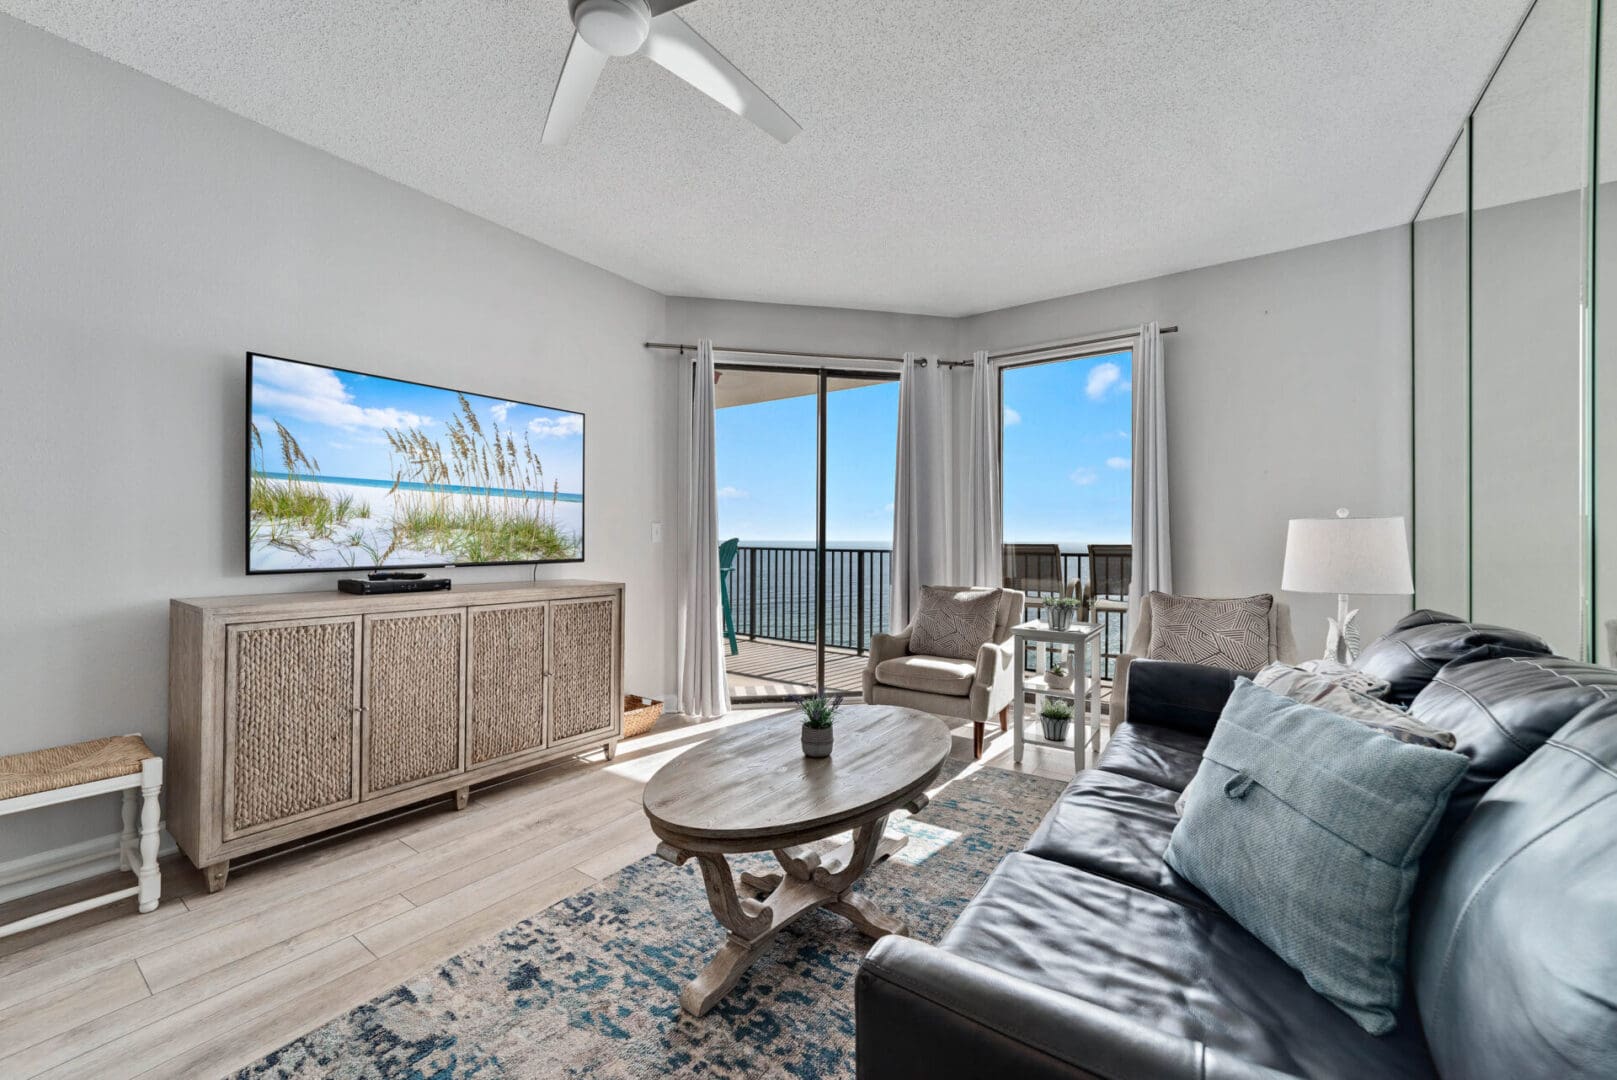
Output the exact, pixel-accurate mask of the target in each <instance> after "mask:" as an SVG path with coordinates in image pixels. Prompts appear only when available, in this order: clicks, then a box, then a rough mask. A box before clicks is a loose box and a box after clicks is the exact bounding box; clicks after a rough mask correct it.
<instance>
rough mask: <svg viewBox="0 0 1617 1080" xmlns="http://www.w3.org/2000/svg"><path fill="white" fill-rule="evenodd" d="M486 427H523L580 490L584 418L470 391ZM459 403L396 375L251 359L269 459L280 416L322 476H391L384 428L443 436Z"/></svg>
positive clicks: (567, 483)
mask: <svg viewBox="0 0 1617 1080" xmlns="http://www.w3.org/2000/svg"><path fill="white" fill-rule="evenodd" d="M466 398H467V400H468V401H470V402H471V405H472V409H473V411H474V412H476V413H477V418H478V420H479V422H480V423H481V424H482V425H483V428H484V431H485V432H486V433H488V434H490V435H492V433H493V425H494V424H495V423H498V424H499V426H500V430H501V431H510V432H512V433H513V434H514V435H515V436H516V440H517V444H518V446H520V445H521V443H522V436H523V435H524V434H526V435H527V437H528V440H529V443H530V445H532V447H533V450H534V453H536V454H538V455H539V460H540V462H541V464H542V465H543V467H544V474H545V480H546V482H547V483H549V482H551V481H557V480H559V481H560V482H561V490H562V491H563V492H566V493H568V494H578V493H582V491H583V490H584V489H583V469H584V424H583V421H584V418H583V417H582V416H581V415H580V414H578V413H569V412H563V411H560V410H557V409H544V408H539V407H538V406H534V405H524V404H519V403H516V402H511V401H506V400H504V399H501V398H490V397H482V396H480V395H476V394H467V395H466ZM459 411H460V404H459V402H458V401H457V400H456V397H455V394H454V392H453V391H451V390H438V389H434V388H432V387H427V386H420V385H417V384H416V383H409V382H401V381H399V380H397V379H386V378H378V377H374V376H370V375H358V374H354V373H352V372H347V371H334V370H332V369H330V368H322V367H315V366H314V365H312V364H299V363H296V362H293V361H287V360H272V359H269V358H267V357H258V358H257V359H256V360H255V361H254V363H253V421H254V423H256V424H257V425H258V428H259V432H260V434H261V435H262V436H263V439H264V450H265V457H266V463H267V467H268V468H269V469H271V470H273V471H278V470H279V468H280V465H279V457H280V447H279V444H278V442H277V441H276V436H275V425H274V423H273V422H272V421H275V420H279V421H280V422H281V423H282V424H283V425H285V427H286V428H287V430H288V431H290V432H292V434H293V435H294V436H295V437H296V438H297V440H298V443H299V444H300V445H301V446H302V447H303V452H304V453H305V454H306V455H308V456H309V457H310V458H312V459H314V460H316V461H318V462H319V463H320V472H321V474H322V475H325V476H351V477H359V478H362V479H370V480H390V479H392V477H393V465H392V463H391V460H390V458H389V447H388V445H387V442H386V440H385V439H384V438H383V435H382V433H383V430H384V429H387V428H400V427H419V428H420V429H421V430H422V431H424V432H425V433H426V434H427V436H428V437H429V438H438V439H441V438H442V437H443V435H444V433H445V421H447V420H448V419H449V418H450V417H452V416H454V415H457V414H458V413H459Z"/></svg>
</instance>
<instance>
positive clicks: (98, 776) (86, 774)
mask: <svg viewBox="0 0 1617 1080" xmlns="http://www.w3.org/2000/svg"><path fill="white" fill-rule="evenodd" d="M156 756H157V755H156V754H154V753H152V750H151V747H149V746H147V745H146V740H145V739H142V738H141V737H140V736H139V735H114V736H112V737H111V738H108V739H91V740H90V741H89V742H81V743H73V744H72V745H71V746H53V747H50V748H49V749H46V750H30V751H28V752H27V753H25V754H9V755H7V756H5V757H0V799H14V798H17V797H18V796H21V795H36V794H38V793H39V792H41V791H55V790H57V789H58V788H65V787H73V786H74V785H76V784H89V783H94V782H95V781H97V780H110V779H112V778H113V777H115V776H133V775H135V774H136V773H138V772H140V763H141V762H143V761H145V760H146V759H147V758H152V757H156Z"/></svg>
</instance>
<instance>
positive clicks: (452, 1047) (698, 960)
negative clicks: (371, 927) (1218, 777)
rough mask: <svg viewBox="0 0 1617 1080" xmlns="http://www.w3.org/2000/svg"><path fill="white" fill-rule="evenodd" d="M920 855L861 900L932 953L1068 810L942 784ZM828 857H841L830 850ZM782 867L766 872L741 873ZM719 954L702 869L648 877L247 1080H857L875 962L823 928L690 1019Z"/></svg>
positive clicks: (1050, 791) (1008, 791) (905, 827)
mask: <svg viewBox="0 0 1617 1080" xmlns="http://www.w3.org/2000/svg"><path fill="white" fill-rule="evenodd" d="M944 768H945V773H944V776H945V777H948V778H949V779H948V782H947V783H946V784H945V785H944V786H943V788H942V789H941V790H939V791H936V792H935V794H934V797H933V799H932V803H931V805H930V806H928V807H927V808H926V809H925V810H924V811H922V812H921V814H919V815H918V816H916V817H914V818H906V817H905V816H904V815H895V818H894V820H893V821H892V822H891V823H890V825H889V829H890V830H893V831H899V832H903V833H905V834H907V835H908V836H909V837H910V842H909V843H908V844H907V845H906V846H905V847H904V849H903V850H902V851H900V852H898V853H897V854H896V855H894V856H893V857H892V858H891V859H889V860H888V861H887V862H885V863H882V864H879V865H877V866H875V867H872V868H871V869H870V871H869V872H868V873H867V874H866V875H865V877H864V878H863V879H862V880H861V881H860V883H859V885H858V889H859V891H860V892H863V893H864V894H866V895H867V896H868V897H869V898H870V899H871V900H873V901H874V902H875V903H876V904H877V905H878V906H879V907H881V908H882V909H883V910H885V911H889V912H892V913H894V914H898V915H901V916H902V917H903V918H904V919H906V920H908V922H909V925H910V933H911V934H912V935H913V936H915V937H917V938H919V939H921V940H923V941H936V940H938V939H939V938H940V937H942V935H943V933H944V931H946V930H947V929H948V928H949V926H950V925H951V924H952V923H953V922H954V920H955V918H956V916H957V915H958V914H959V913H960V910H961V909H962V908H963V907H964V906H965V905H966V903H967V901H969V900H970V899H971V898H972V897H973V896H975V895H976V893H977V890H978V888H979V887H981V885H982V883H983V881H984V879H985V878H986V877H987V876H988V874H989V872H990V871H991V870H993V868H994V867H995V866H996V865H997V864H998V863H999V861H1000V859H1002V858H1003V857H1004V856H1005V855H1006V854H1007V853H1008V852H1011V851H1014V850H1016V849H1017V848H1019V847H1021V846H1022V844H1024V843H1025V842H1026V841H1027V838H1028V836H1029V835H1031V833H1032V831H1033V829H1034V828H1035V827H1036V826H1037V825H1038V823H1039V820H1040V819H1041V818H1042V817H1043V815H1044V812H1045V811H1046V810H1047V809H1048V808H1049V806H1050V804H1051V803H1052V802H1054V801H1055V798H1056V796H1057V795H1058V794H1060V792H1061V788H1062V785H1061V784H1060V783H1059V782H1058V781H1054V780H1047V779H1044V778H1042V777H1037V776H1031V775H1025V774H1016V773H1010V772H1006V771H1004V770H1002V769H993V768H976V769H970V770H966V771H965V772H964V773H963V774H962V769H961V767H960V765H959V764H958V763H957V762H953V761H951V762H949V763H947V764H946V765H945V766H944ZM825 846H830V845H829V844H826V845H825ZM731 865H732V866H733V867H734V868H735V870H736V871H737V872H738V873H739V872H740V871H742V870H748V869H751V870H760V871H761V870H766V869H770V868H773V867H774V865H775V864H774V860H773V858H772V857H770V856H769V855H767V854H765V855H759V856H740V857H736V858H732V859H731ZM723 939H724V931H723V930H722V929H720V927H719V925H718V923H717V922H715V921H714V919H713V915H712V913H711V912H710V911H709V910H708V905H707V901H706V899H705V896H704V893H703V890H702V881H701V875H700V873H699V872H698V871H697V869H696V864H695V862H694V861H693V862H691V863H687V864H686V865H685V866H683V867H674V866H672V865H670V864H668V863H666V862H664V861H663V860H661V859H658V858H656V857H650V858H646V859H642V860H640V861H639V862H637V863H634V864H633V865H631V866H628V867H626V868H624V869H623V870H622V871H620V872H619V873H617V874H615V875H613V876H612V877H610V878H607V879H606V880H605V881H603V882H601V883H600V884H599V885H596V886H594V887H593V888H590V889H586V890H584V891H583V892H580V893H577V894H576V895H574V896H572V897H570V898H569V899H566V900H563V901H561V902H560V903H558V904H556V905H554V906H553V907H550V908H548V909H546V910H545V911H543V912H541V913H539V914H538V915H537V916H535V917H534V918H532V919H529V920H527V921H526V922H523V923H519V924H518V925H516V926H514V927H512V928H511V929H509V930H507V931H505V932H504V933H502V934H500V935H499V936H498V937H496V938H494V939H492V940H490V941H487V942H485V943H483V944H481V945H478V946H475V947H474V948H471V949H469V950H467V951H466V952H463V953H461V954H460V955H458V956H456V957H454V958H452V959H451V960H449V961H448V962H447V963H445V964H443V966H441V967H440V968H438V969H437V970H436V971H431V972H427V973H424V974H422V975H421V976H420V977H419V978H416V979H415V980H413V981H411V982H409V983H407V984H405V985H403V986H399V987H396V988H394V989H393V990H392V991H390V992H388V993H386V994H383V995H382V996H381V997H378V998H376V999H375V1000H373V1001H371V1002H369V1003H368V1004H365V1005H362V1006H360V1007H359V1008H357V1009H354V1010H353V1011H352V1012H350V1013H348V1014H347V1015H345V1016H341V1017H338V1018H337V1019H336V1020H333V1021H332V1022H330V1023H329V1024H326V1025H325V1026H324V1027H322V1028H319V1029H317V1030H315V1031H312V1032H310V1033H309V1034H307V1035H305V1036H303V1037H302V1038H301V1039H298V1040H297V1041H296V1042H293V1043H291V1044H290V1045H287V1046H284V1047H282V1048H281V1049H280V1050H277V1051H276V1052H275V1053H273V1054H270V1055H269V1056H268V1057H266V1058H264V1059H263V1060H262V1061H260V1062H258V1063H257V1064H255V1065H253V1066H251V1067H249V1068H247V1069H244V1070H242V1071H241V1072H240V1073H238V1074H237V1075H238V1076H239V1077H243V1078H259V1077H298V1078H306V1077H307V1078H312V1077H322V1078H326V1077H330V1078H336V1080H383V1078H394V1077H400V1078H412V1080H416V1078H419V1080H452V1078H453V1080H460V1078H476V1080H504V1078H515V1077H523V1078H527V1077H551V1076H556V1077H591V1078H596V1077H601V1078H615V1077H623V1078H628V1077H650V1076H667V1075H680V1076H698V1077H737V1078H742V1077H744V1078H747V1080H759V1078H765V1077H778V1078H781V1080H787V1078H790V1080H819V1078H823V1077H851V1076H853V1075H854V1038H853V1032H854V1007H853V1004H854V1003H853V989H854V975H855V973H856V972H857V971H858V968H859V961H860V959H861V958H862V957H863V956H864V955H865V952H866V951H867V950H868V949H869V948H870V944H871V942H870V939H868V938H865V937H863V936H861V935H860V934H859V933H858V932H857V931H855V930H854V929H853V928H852V927H851V926H850V925H849V924H848V923H847V922H846V921H844V920H843V919H841V918H840V917H838V916H835V915H831V914H829V913H827V912H823V911H816V912H812V913H810V914H808V915H806V916H804V917H803V918H802V919H800V920H798V921H797V922H796V923H794V924H792V925H791V926H789V927H787V928H786V929H785V930H784V931H782V932H781V934H780V935H779V936H778V937H777V938H776V939H775V941H774V944H773V946H772V947H771V949H770V951H769V952H767V953H765V954H764V955H763V956H762V957H760V958H759V959H758V961H757V962H756V963H755V964H754V965H753V967H752V970H751V971H750V972H749V973H748V974H747V975H746V976H744V977H743V978H742V980H741V982H740V983H739V984H738V985H737V986H736V987H735V989H733V990H732V991H730V994H729V995H728V996H727V997H726V998H725V999H724V1000H723V1001H722V1002H720V1003H719V1004H718V1005H717V1006H716V1007H715V1008H714V1009H713V1011H712V1012H710V1013H708V1015H706V1016H704V1017H702V1018H701V1019H694V1018H692V1017H690V1016H687V1015H685V1014H684V1013H683V1012H681V1011H680V1008H679V1002H678V996H679V989H680V987H681V986H682V985H684V983H685V982H686V981H687V980H689V979H690V978H691V977H692V976H693V975H695V974H696V972H697V971H699V970H700V969H701V967H702V966H703V965H704V964H706V963H707V961H708V959H709V958H710V957H712V955H713V954H714V952H715V951H716V950H717V949H718V947H719V945H720V944H721V943H722V941H723Z"/></svg>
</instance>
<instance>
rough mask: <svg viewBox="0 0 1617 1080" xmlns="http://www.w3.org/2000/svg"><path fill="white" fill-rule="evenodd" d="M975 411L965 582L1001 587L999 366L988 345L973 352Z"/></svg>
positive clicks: (964, 534)
mask: <svg viewBox="0 0 1617 1080" xmlns="http://www.w3.org/2000/svg"><path fill="white" fill-rule="evenodd" d="M971 360H972V366H971V415H970V419H969V420H968V421H967V423H968V425H969V426H968V428H967V430H966V443H967V445H966V506H965V513H964V514H963V515H962V521H961V529H960V537H961V547H962V548H963V550H962V551H961V553H960V559H961V564H962V567H963V569H964V571H965V575H966V581H965V584H970V585H987V586H992V587H994V588H998V587H999V586H1000V585H1001V584H1002V583H1003V576H1002V575H1003V572H1004V560H1003V557H1002V555H1001V549H1002V547H1003V538H1004V529H1005V526H1004V521H1003V519H1002V518H1001V516H1000V498H999V408H1000V406H999V369H998V368H997V367H995V366H994V365H993V364H991V363H989V361H988V352H987V350H978V351H977V352H975V353H973V354H972V357H971Z"/></svg>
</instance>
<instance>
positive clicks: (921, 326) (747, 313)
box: [668, 296, 959, 368]
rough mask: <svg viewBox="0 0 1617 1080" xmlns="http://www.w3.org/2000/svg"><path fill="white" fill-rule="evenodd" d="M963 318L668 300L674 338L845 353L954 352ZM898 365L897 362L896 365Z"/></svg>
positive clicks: (684, 298) (670, 332)
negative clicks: (703, 339)
mask: <svg viewBox="0 0 1617 1080" xmlns="http://www.w3.org/2000/svg"><path fill="white" fill-rule="evenodd" d="M958 323H959V320H958V319H947V318H942V317H940V316H936V315H899V314H892V313H889V312H885V311H852V310H848V309H845V308H825V307H798V306H794V305H791V304H757V303H751V302H748V301H743V300H704V299H700V298H697V297H687V296H676V297H670V298H669V300H668V340H670V341H679V342H684V343H686V344H692V343H694V342H695V341H696V339H697V338H704V337H705V338H712V339H713V343H714V344H715V345H732V346H737V345H739V346H744V347H747V348H754V349H804V350H811V351H812V350H819V351H821V352H830V353H839V354H842V355H845V356H855V355H857V356H902V355H903V354H904V353H906V352H917V353H920V354H921V355H923V356H931V355H939V356H951V355H952V354H953V350H954V347H955V334H956V328H957V325H958ZM895 368H896V365H895Z"/></svg>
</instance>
